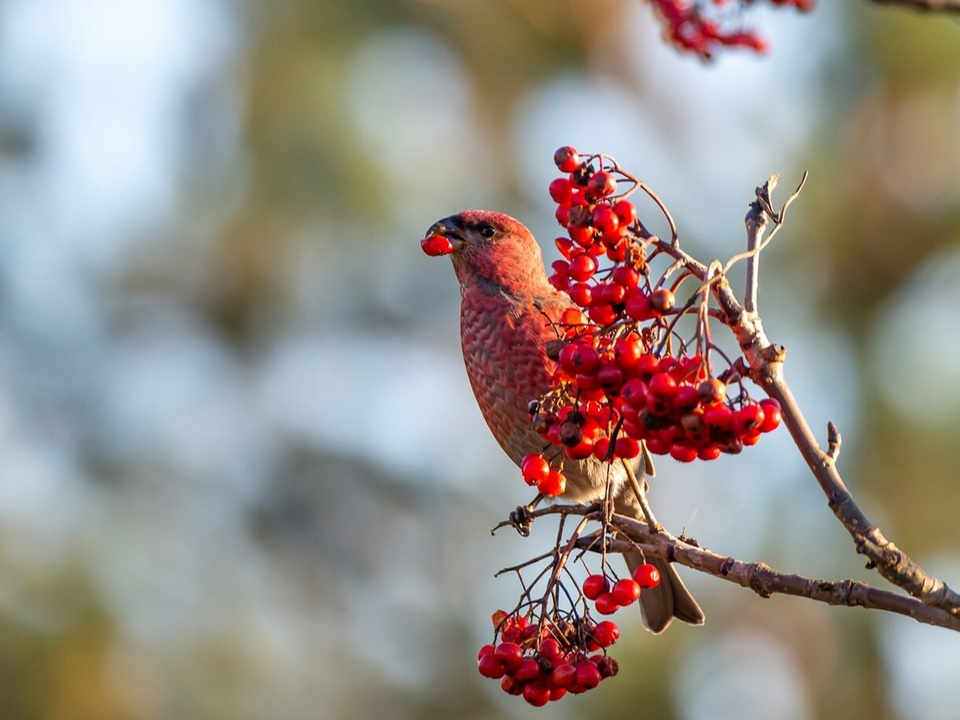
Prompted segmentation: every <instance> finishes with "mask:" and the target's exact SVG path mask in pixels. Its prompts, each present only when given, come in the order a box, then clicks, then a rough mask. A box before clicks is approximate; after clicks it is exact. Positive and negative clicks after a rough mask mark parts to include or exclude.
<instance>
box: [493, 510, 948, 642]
mask: <svg viewBox="0 0 960 720" xmlns="http://www.w3.org/2000/svg"><path fill="white" fill-rule="evenodd" d="M546 515H561V516H567V515H580V516H583V517H584V518H585V519H590V520H596V521H597V522H601V521H602V513H601V511H600V510H599V509H598V506H597V505H595V504H594V505H551V506H548V507H544V508H541V509H539V510H536V511H534V512H533V513H531V518H538V517H543V516H546ZM581 527H582V526H581ZM610 528H611V529H613V530H615V531H617V532H619V533H622V534H623V535H622V538H623V539H621V538H612V537H607V538H606V542H604V543H599V542H597V539H598V538H597V534H596V533H594V534H590V535H583V536H580V537H578V538H577V539H576V547H578V548H580V549H582V550H584V551H591V552H600V551H601V549H602V551H604V552H616V553H625V552H632V551H637V550H639V551H641V552H643V553H644V554H645V555H653V556H655V557H660V558H663V559H665V560H668V561H670V562H675V563H677V564H679V565H683V566H685V567H689V568H692V569H694V570H697V571H699V572H702V573H705V574H707V575H712V576H713V577H717V578H720V579H722V580H726V581H727V582H732V583H735V584H737V585H740V586H741V587H745V588H750V589H751V590H753V591H754V592H755V593H757V594H758V595H760V596H761V597H764V598H768V597H770V596H772V595H775V594H781V595H793V596H796V597H805V598H808V599H810V600H814V601H816V602H822V603H826V604H828V605H845V606H847V607H862V608H865V609H869V610H881V611H884V612H891V613H896V614H898V615H903V616H905V617H909V618H912V619H914V620H916V621H917V622H921V623H925V624H928V625H935V626H937V627H942V628H946V629H949V630H955V631H960V617H957V615H956V614H954V613H951V612H949V611H946V610H943V609H941V608H939V607H936V606H932V605H930V604H926V603H923V602H921V601H920V600H918V599H915V598H911V597H908V596H906V595H902V594H900V593H897V592H893V591H890V590H881V589H879V588H875V587H872V586H871V585H869V584H867V583H865V582H860V581H856V580H818V579H815V578H809V577H805V576H803V575H799V574H796V573H793V574H787V573H782V572H779V571H777V570H775V569H774V568H772V567H770V566H769V565H767V564H766V563H764V562H746V561H744V560H739V559H737V558H734V557H730V556H728V555H720V554H718V553H716V552H714V551H712V550H709V549H707V548H704V547H701V546H700V545H698V544H697V543H696V541H694V540H691V539H689V538H684V539H682V538H678V537H676V536H674V535H673V534H671V533H670V532H668V531H666V530H664V529H662V528H661V529H658V530H656V531H651V529H650V527H649V525H647V524H646V523H645V522H643V521H641V520H637V519H635V518H632V517H627V516H625V515H614V516H613V518H612V520H611V524H610ZM627 537H630V538H642V542H637V541H634V540H631V539H626V538H627ZM501 572H502V571H501ZM498 574H499V573H498Z"/></svg>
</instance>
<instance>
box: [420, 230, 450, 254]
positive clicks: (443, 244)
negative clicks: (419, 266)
mask: <svg viewBox="0 0 960 720" xmlns="http://www.w3.org/2000/svg"><path fill="white" fill-rule="evenodd" d="M420 247H421V249H422V250H423V251H424V252H425V253H426V254H427V255H429V256H430V257H437V256H438V255H449V254H450V253H452V252H453V243H452V242H450V240H449V239H447V238H445V237H444V236H443V235H431V236H430V237H425V238H424V239H423V240H421V241H420Z"/></svg>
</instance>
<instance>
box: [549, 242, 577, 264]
mask: <svg viewBox="0 0 960 720" xmlns="http://www.w3.org/2000/svg"><path fill="white" fill-rule="evenodd" d="M553 244H554V245H556V246H557V250H559V251H560V254H561V255H563V257H565V258H566V259H567V260H569V259H570V254H571V251H572V250H573V240H571V239H570V238H568V237H558V238H557V239H556V240H554V241H553Z"/></svg>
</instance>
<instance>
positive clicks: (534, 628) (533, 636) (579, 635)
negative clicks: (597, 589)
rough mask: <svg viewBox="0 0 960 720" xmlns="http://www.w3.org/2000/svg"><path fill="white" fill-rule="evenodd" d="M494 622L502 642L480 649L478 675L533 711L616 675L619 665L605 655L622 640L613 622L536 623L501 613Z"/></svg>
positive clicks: (565, 620) (497, 613)
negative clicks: (490, 679) (533, 707)
mask: <svg viewBox="0 0 960 720" xmlns="http://www.w3.org/2000/svg"><path fill="white" fill-rule="evenodd" d="M493 622H494V626H495V627H496V628H497V635H498V637H497V639H496V640H495V641H494V643H492V644H489V645H484V646H483V647H482V648H480V651H479V652H478V653H477V669H478V670H479V671H480V674H481V675H483V676H484V677H487V678H492V679H494V680H499V681H500V687H501V688H502V689H503V691H504V692H506V693H508V694H509V695H521V696H522V697H523V699H524V700H526V701H527V702H528V703H530V704H531V705H533V706H536V707H539V706H541V705H546V704H547V703H548V702H550V701H551V700H559V699H560V698H562V697H563V696H564V695H566V694H567V693H568V692H570V693H583V692H586V691H587V690H592V689H593V688H595V687H597V686H598V685H599V684H600V682H601V681H602V680H604V679H606V678H608V677H613V676H614V675H616V674H617V670H618V667H617V661H616V660H614V659H613V658H612V657H610V656H609V655H607V653H606V649H607V648H609V647H610V646H611V645H613V644H614V643H615V642H616V641H617V638H619V637H620V628H618V627H617V625H616V623H613V622H611V621H609V620H604V621H602V622H599V623H594V622H592V621H591V620H589V619H588V618H585V617H584V618H577V617H574V618H573V619H565V618H561V617H557V618H556V619H554V620H547V621H544V622H540V623H534V622H531V621H530V620H529V619H528V618H527V617H525V616H523V615H519V614H511V615H508V614H507V613H505V612H504V611H502V610H500V611H497V612H496V613H494V616H493Z"/></svg>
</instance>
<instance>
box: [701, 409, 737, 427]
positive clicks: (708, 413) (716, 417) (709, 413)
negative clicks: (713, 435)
mask: <svg viewBox="0 0 960 720" xmlns="http://www.w3.org/2000/svg"><path fill="white" fill-rule="evenodd" d="M703 422H704V424H706V425H707V427H710V428H713V429H715V430H718V431H720V432H729V431H730V430H733V424H734V417H733V410H731V409H730V408H729V407H728V406H727V405H722V404H721V405H710V406H709V407H707V408H706V409H704V411H703Z"/></svg>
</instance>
